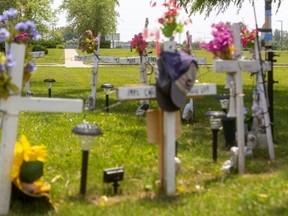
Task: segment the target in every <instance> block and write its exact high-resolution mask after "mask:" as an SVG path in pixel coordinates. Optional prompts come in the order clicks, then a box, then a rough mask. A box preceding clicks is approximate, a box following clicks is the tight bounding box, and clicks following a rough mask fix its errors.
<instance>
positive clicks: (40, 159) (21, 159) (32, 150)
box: [11, 135, 51, 195]
mask: <svg viewBox="0 0 288 216" xmlns="http://www.w3.org/2000/svg"><path fill="white" fill-rule="evenodd" d="M46 161H47V154H46V148H45V146H44V145H38V146H31V145H30V143H29V141H28V140H27V138H26V136H25V135H22V136H21V138H20V140H19V141H17V142H16V145H15V149H14V161H13V167H12V172H11V178H12V181H13V182H14V183H15V184H16V185H17V187H18V188H20V189H22V190H23V191H25V192H28V193H31V194H38V195H40V194H44V193H47V192H49V191H50V188H51V186H50V184H48V183H45V182H44V180H43V177H42V176H43V173H44V171H43V170H44V162H46Z"/></svg>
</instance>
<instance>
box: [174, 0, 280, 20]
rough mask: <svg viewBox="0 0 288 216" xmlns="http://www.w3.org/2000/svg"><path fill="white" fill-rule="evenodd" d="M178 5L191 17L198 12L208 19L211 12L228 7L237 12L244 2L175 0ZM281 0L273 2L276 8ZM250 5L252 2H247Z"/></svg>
mask: <svg viewBox="0 0 288 216" xmlns="http://www.w3.org/2000/svg"><path fill="white" fill-rule="evenodd" d="M176 1H177V3H179V5H181V6H182V7H184V8H185V10H186V11H187V12H188V13H189V14H190V15H191V14H195V13H197V12H199V13H200V14H202V13H205V16H206V17H209V15H210V14H211V12H215V11H216V12H217V13H218V14H219V13H222V12H225V11H226V10H227V8H228V7H229V6H230V5H234V6H236V8H238V10H240V9H241V7H242V4H243V2H244V0H234V1H230V0H176ZM281 1H282V0H273V2H277V3H278V4H277V8H279V7H280V6H281ZM249 2H250V3H251V6H252V3H253V1H252V0H249Z"/></svg>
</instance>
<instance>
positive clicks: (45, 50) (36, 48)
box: [32, 44, 48, 55]
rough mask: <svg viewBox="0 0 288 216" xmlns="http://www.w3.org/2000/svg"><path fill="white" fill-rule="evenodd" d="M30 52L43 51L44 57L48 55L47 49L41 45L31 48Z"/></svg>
mask: <svg viewBox="0 0 288 216" xmlns="http://www.w3.org/2000/svg"><path fill="white" fill-rule="evenodd" d="M32 51H33V52H37V51H44V52H45V55H47V54H48V49H47V48H46V47H44V46H42V45H37V44H36V45H34V46H33V48H32Z"/></svg>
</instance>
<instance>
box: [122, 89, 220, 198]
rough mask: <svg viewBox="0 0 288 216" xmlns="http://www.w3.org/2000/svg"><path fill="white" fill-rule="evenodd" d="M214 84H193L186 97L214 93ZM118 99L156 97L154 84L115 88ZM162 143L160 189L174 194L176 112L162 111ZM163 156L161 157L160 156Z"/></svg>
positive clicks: (151, 98)
mask: <svg viewBox="0 0 288 216" xmlns="http://www.w3.org/2000/svg"><path fill="white" fill-rule="evenodd" d="M215 94H216V85H215V84H195V85H194V87H193V88H192V90H191V91H190V92H189V93H188V94H187V97H190V98H191V97H199V96H206V95H215ZM116 97H117V99H118V100H153V99H156V87H155V86H154V85H139V86H135V85H133V86H126V87H119V88H117V89H116ZM162 118H163V121H162V125H163V128H162V129H160V130H161V131H162V132H163V133H162V136H161V137H162V138H161V140H162V143H159V164H158V166H159V176H160V181H161V191H162V192H164V194H165V195H167V196H173V195H175V191H176V169H175V160H174V158H175V151H176V150H175V140H176V135H175V132H176V126H175V123H176V112H166V111H164V112H163V117H162ZM162 157H163V158H162Z"/></svg>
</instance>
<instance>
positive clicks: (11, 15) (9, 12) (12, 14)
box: [3, 8, 18, 18]
mask: <svg viewBox="0 0 288 216" xmlns="http://www.w3.org/2000/svg"><path fill="white" fill-rule="evenodd" d="M17 14H18V11H17V10H16V9H15V8H10V9H9V10H6V11H4V12H3V15H6V16H7V17H8V18H15V17H16V16H17Z"/></svg>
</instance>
